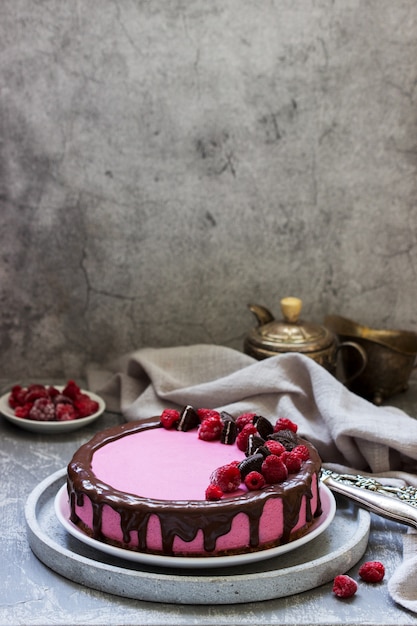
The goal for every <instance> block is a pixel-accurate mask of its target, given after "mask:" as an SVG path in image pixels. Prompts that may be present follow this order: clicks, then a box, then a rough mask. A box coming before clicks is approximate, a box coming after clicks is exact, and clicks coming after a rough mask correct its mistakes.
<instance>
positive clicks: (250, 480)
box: [244, 471, 265, 491]
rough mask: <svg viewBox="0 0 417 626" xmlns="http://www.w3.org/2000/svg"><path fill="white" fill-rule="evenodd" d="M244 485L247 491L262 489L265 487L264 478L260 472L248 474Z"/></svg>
mask: <svg viewBox="0 0 417 626" xmlns="http://www.w3.org/2000/svg"><path fill="white" fill-rule="evenodd" d="M244 483H245V485H246V487H247V488H248V489H249V491H254V490H255V489H262V487H263V486H264V485H265V478H264V477H263V476H262V474H261V473H260V472H255V471H254V472H249V474H248V475H247V476H246V477H245V480H244Z"/></svg>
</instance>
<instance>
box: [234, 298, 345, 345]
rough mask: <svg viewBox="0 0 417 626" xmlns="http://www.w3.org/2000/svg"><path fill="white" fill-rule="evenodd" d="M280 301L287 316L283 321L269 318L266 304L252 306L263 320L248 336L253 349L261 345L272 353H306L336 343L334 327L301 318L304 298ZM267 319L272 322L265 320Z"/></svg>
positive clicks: (250, 306) (259, 319) (253, 310)
mask: <svg viewBox="0 0 417 626" xmlns="http://www.w3.org/2000/svg"><path fill="white" fill-rule="evenodd" d="M280 304H281V312H282V315H283V317H284V319H283V320H281V321H277V320H274V319H273V317H272V315H270V317H269V318H268V317H265V310H264V309H262V307H257V306H256V305H249V308H250V310H251V311H252V312H253V313H255V315H256V317H257V318H258V321H259V323H260V324H259V326H258V327H257V328H254V329H252V331H251V332H250V333H249V335H248V337H247V339H246V344H247V346H248V347H249V346H251V348H252V350H254V349H255V350H256V349H257V348H258V349H261V350H267V351H268V352H270V353H280V352H302V353H306V354H308V353H311V352H315V351H318V350H323V349H325V348H328V347H329V346H330V345H331V344H332V343H334V335H333V333H332V332H331V331H330V330H328V329H327V328H325V327H324V326H320V325H318V324H313V323H306V322H304V321H302V320H300V319H299V316H300V313H301V309H302V305H303V303H302V300H300V298H294V297H288V298H283V299H282V300H281V301H280ZM259 309H261V310H263V312H264V316H263V317H261V316H260V315H259V314H258V313H259ZM267 313H269V312H268V311H267ZM266 319H269V320H270V321H268V322H267V323H262V321H265V320H266Z"/></svg>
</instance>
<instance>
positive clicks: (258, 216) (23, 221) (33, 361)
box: [0, 0, 417, 378]
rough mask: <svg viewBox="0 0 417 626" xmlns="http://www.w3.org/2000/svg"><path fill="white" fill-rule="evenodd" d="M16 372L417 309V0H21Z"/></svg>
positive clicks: (6, 259)
mask: <svg viewBox="0 0 417 626" xmlns="http://www.w3.org/2000/svg"><path fill="white" fill-rule="evenodd" d="M0 53H1V64H0V125H1V130H0V204H1V223H2V228H1V266H0V272H1V273H0V288H1V309H0V319H1V323H0V332H1V351H0V375H1V377H3V378H4V377H10V376H15V377H20V376H28V377H31V376H32V377H33V376H34V375H36V376H40V375H41V376H53V377H56V376H80V375H81V374H82V373H83V372H84V368H85V365H86V364H87V363H89V362H91V361H94V362H97V363H104V362H106V361H108V360H109V359H111V358H113V357H115V356H119V355H120V354H123V353H125V352H128V351H130V350H133V349H136V348H140V347H142V346H172V345H179V344H190V343H207V342H213V343H216V344H224V345H228V346H231V347H235V348H238V349H241V348H242V344H243V338H244V336H245V334H246V332H247V331H248V330H249V329H250V328H251V327H252V326H253V325H254V323H255V320H254V319H253V317H252V314H251V313H250V312H249V310H248V308H247V304H248V303H249V302H254V303H257V304H263V305H266V306H267V307H269V308H270V309H271V310H272V311H273V313H274V314H275V315H276V316H277V317H280V311H279V299H280V298H281V297H283V296H286V295H297V296H300V297H301V298H302V299H303V301H304V309H303V318H304V319H309V320H311V321H316V322H322V321H323V317H324V316H325V315H326V314H327V313H337V314H341V315H345V316H347V317H351V318H353V319H355V320H357V321H360V322H362V323H364V324H368V325H373V326H377V327H383V328H386V327H394V328H405V329H408V330H414V331H417V310H416V303H417V286H416V285H417V281H416V278H417V276H416V268H417V232H416V228H417V217H416V203H417V198H416V190H417V189H416V188H417V177H416V168H417V132H416V131H417V109H416V104H417V88H416V85H417V5H416V3H415V1H414V0H396V1H395V2H392V1H391V0H303V1H301V0H300V1H298V0H297V1H294V0H265V1H264V0H259V1H258V2H253V0H210V2H207V1H206V0H187V1H186V0H170V2H164V1H162V0H153V1H152V2H150V1H144V0H142V1H141V0H73V1H72V2H65V1H64V0H2V2H1V3H0Z"/></svg>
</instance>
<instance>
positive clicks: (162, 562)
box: [54, 484, 336, 568]
mask: <svg viewBox="0 0 417 626" xmlns="http://www.w3.org/2000/svg"><path fill="white" fill-rule="evenodd" d="M320 497H321V504H322V509H323V513H322V515H321V516H320V517H319V518H317V519H316V520H315V521H314V523H313V524H312V525H311V526H310V529H309V531H308V533H307V534H306V535H304V536H303V537H300V538H299V539H294V541H291V542H290V543H286V544H284V545H282V546H277V547H276V548H270V549H268V550H259V551H258V552H247V553H245V554H234V555H231V556H211V557H210V556H208V557H183V556H163V555H159V554H146V553H144V552H136V551H134V550H126V549H124V548H117V547H115V546H112V545H109V544H107V543H103V542H102V541H98V540H97V539H93V538H92V537H89V536H88V535H86V534H85V533H83V532H82V531H81V530H80V529H79V528H78V526H76V525H75V524H73V523H72V522H71V521H70V519H69V516H70V508H69V502H68V494H67V485H66V484H65V485H63V486H62V487H61V488H60V489H59V491H58V493H57V494H56V497H55V503H54V504H55V513H56V516H57V518H58V520H59V522H60V523H61V524H62V526H63V527H64V528H65V530H66V531H67V532H68V533H69V534H70V535H72V536H73V537H75V538H76V539H78V540H79V541H81V542H82V543H84V544H86V545H88V546H90V547H92V548H95V549H96V550H99V551H100V552H104V553H106V554H109V555H111V556H116V557H119V558H121V559H127V560H128V561H134V562H136V563H146V564H148V565H157V566H160V567H179V568H199V567H202V568H209V567H210V568H211V567H225V566H226V567H231V566H233V565H243V564H246V563H253V562H257V561H264V560H265V559H270V558H272V557H274V556H278V555H279V554H284V553H285V552H290V551H292V550H296V549H297V548H299V547H300V546H302V545H304V544H306V543H309V542H310V541H312V540H313V539H315V538H316V537H318V536H319V535H321V533H323V532H324V531H325V530H326V528H327V527H328V526H329V525H330V524H331V522H332V521H333V518H334V516H335V513H336V501H335V499H334V496H333V494H332V492H331V491H330V489H329V488H328V487H326V485H323V484H321V485H320Z"/></svg>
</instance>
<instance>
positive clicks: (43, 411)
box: [29, 398, 55, 422]
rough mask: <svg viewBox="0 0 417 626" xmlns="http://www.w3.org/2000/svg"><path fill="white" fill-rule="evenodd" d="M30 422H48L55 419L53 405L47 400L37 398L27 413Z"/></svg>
mask: <svg viewBox="0 0 417 626" xmlns="http://www.w3.org/2000/svg"><path fill="white" fill-rule="evenodd" d="M29 418H30V419H31V420H37V421H39V422H50V421H52V420H54V419H55V405H54V403H53V402H52V401H51V400H49V399H48V398H37V400H35V402H34V403H33V406H32V408H31V409H30V412H29Z"/></svg>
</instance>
